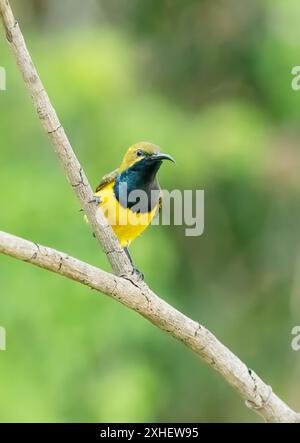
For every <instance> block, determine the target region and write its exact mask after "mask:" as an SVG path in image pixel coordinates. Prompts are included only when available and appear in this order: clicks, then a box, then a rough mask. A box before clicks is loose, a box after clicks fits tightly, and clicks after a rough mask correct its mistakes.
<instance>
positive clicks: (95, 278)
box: [0, 0, 300, 422]
mask: <svg viewBox="0 0 300 443" xmlns="http://www.w3.org/2000/svg"><path fill="white" fill-rule="evenodd" d="M0 14H1V18H2V22H3V25H4V28H5V32H6V37H7V40H8V42H9V44H10V46H11V48H12V51H13V53H14V56H15V58H16V62H17V64H18V66H19V69H20V71H21V73H22V76H23V79H24V82H25V84H26V86H27V88H28V89H29V92H30V94H31V96H32V99H33V103H34V107H35V109H36V111H37V113H38V116H39V119H40V121H41V123H42V125H43V127H44V129H45V131H46V132H47V134H48V135H49V138H50V140H51V142H52V145H53V148H54V150H55V152H56V153H57V155H58V157H59V159H60V161H61V163H62V165H63V167H64V170H65V173H66V175H67V178H68V180H69V182H70V184H71V185H72V188H73V190H74V192H75V194H76V196H77V198H78V200H79V202H80V204H81V207H82V208H83V209H84V211H85V213H86V215H87V218H88V220H89V223H90V225H91V227H92V229H93V230H94V232H95V234H96V237H97V239H98V240H99V242H100V244H101V246H102V248H103V250H104V252H105V253H106V255H107V256H108V259H109V261H110V263H111V266H112V269H113V271H114V272H115V273H116V274H117V276H115V275H112V274H109V273H107V272H104V271H102V270H100V269H98V268H96V267H94V266H91V265H89V264H87V263H84V262H82V261H80V260H77V259H75V258H73V257H70V256H68V255H67V254H65V253H62V252H59V251H55V250H53V249H51V248H47V247H44V246H40V245H38V244H36V243H32V242H30V241H27V240H23V239H21V238H19V237H15V236H13V235H10V234H7V233H4V232H1V231H0V252H1V253H3V254H6V255H10V256H12V257H15V258H18V259H21V260H23V261H26V262H28V263H32V264H34V265H37V266H39V267H42V268H44V269H47V270H49V271H52V272H55V273H57V274H60V275H63V276H65V277H67V278H70V279H72V280H75V281H78V282H80V283H82V284H84V285H87V286H89V287H91V288H93V289H96V290H97V291H100V292H103V293H105V294H107V295H109V296H111V297H112V298H114V299H116V300H117V301H119V302H121V303H122V304H123V305H125V306H127V307H128V308H130V309H133V310H134V311H136V312H137V313H139V314H141V315H142V316H143V317H145V318H147V319H148V320H149V321H150V322H151V323H153V324H154V325H156V326H157V327H159V328H160V329H162V330H164V331H166V332H168V333H169V334H170V335H172V336H173V337H175V338H176V339H178V340H180V341H182V342H183V343H184V344H185V345H186V346H187V347H189V348H190V349H191V350H193V351H194V352H195V353H196V354H198V355H199V356H200V357H201V359H202V360H204V361H205V362H206V363H208V364H209V365H210V366H211V367H212V368H213V369H215V370H216V371H217V372H219V373H220V374H221V375H222V376H223V377H224V378H225V380H226V381H227V382H228V383H229V384H230V385H231V386H233V387H234V388H235V389H236V390H237V391H238V392H239V394H240V395H241V396H242V397H243V398H244V399H245V400H246V404H247V406H249V407H251V408H252V409H253V410H255V411H256V412H257V413H258V414H260V415H261V416H262V417H264V419H265V420H266V421H268V422H300V415H299V414H297V413H296V412H295V411H293V410H292V409H290V408H289V407H288V406H287V405H286V404H285V403H284V402H283V401H282V400H281V399H280V398H279V397H277V396H276V395H275V394H274V393H273V392H272V389H271V388H270V387H269V386H268V385H266V384H265V383H264V382H263V381H262V380H261V379H260V378H259V377H258V376H257V374H256V373H255V372H254V371H252V370H250V369H248V367H247V366H246V365H245V364H244V363H243V362H242V361H241V360H240V359H239V358H238V357H237V356H235V355H234V354H233V353H232V352H231V351H230V350H229V349H228V348H226V347H225V346H224V345H223V344H222V343H221V342H220V341H218V340H217V338H216V337H215V336H214V335H213V334H212V333H211V332H210V331H208V330H207V329H206V328H205V327H204V326H202V325H200V324H199V323H198V322H195V321H193V320H192V319H190V318H189V317H187V316H185V315H184V314H182V313H181V312H179V311H178V310H176V309H175V308H173V307H172V306H170V305H169V304H168V303H166V302H165V301H163V300H162V299H160V298H159V297H158V296H157V295H156V294H154V292H153V291H151V290H150V289H149V288H148V286H147V285H146V284H144V283H137V282H136V281H134V279H133V277H132V271H133V269H132V266H131V264H130V262H129V260H128V258H127V256H126V254H125V253H124V251H123V249H122V248H121V247H120V245H119V242H118V240H117V238H116V237H115V235H114V233H113V231H112V229H111V227H110V226H109V224H108V223H107V220H106V219H105V217H104V215H103V213H102V211H101V210H100V209H99V210H96V206H95V204H94V203H93V191H92V189H91V187H90V185H89V183H88V180H87V177H86V175H85V173H84V171H83V168H82V167H81V165H80V163H79V161H78V159H77V157H76V155H75V154H74V152H73V150H72V147H71V144H70V142H69V140H68V138H67V136H66V134H65V131H64V129H63V127H62V125H61V123H60V121H59V119H58V117H57V114H56V112H55V110H54V108H53V106H52V105H51V102H50V100H49V97H48V95H47V93H46V91H45V89H44V87H43V85H42V82H41V80H40V78H39V76H38V73H37V71H36V69H35V67H34V65H33V62H32V59H31V57H30V54H29V52H28V50H27V47H26V44H25V41H24V38H23V36H22V33H21V31H20V28H19V25H18V23H17V22H16V20H15V18H14V16H13V13H12V11H11V8H10V5H9V2H8V0H0ZM120 276H122V278H121V277H120Z"/></svg>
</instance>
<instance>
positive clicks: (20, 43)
mask: <svg viewBox="0 0 300 443" xmlns="http://www.w3.org/2000/svg"><path fill="white" fill-rule="evenodd" d="M0 5H1V6H0V8H1V14H2V22H3V25H4V29H5V32H6V38H7V40H8V42H9V44H10V47H11V49H12V51H13V53H14V56H15V58H16V62H17V64H18V66H19V69H20V71H21V73H22V76H23V79H24V82H25V84H26V86H27V88H28V90H29V92H30V95H31V97H32V100H33V104H34V107H35V109H36V112H37V114H38V117H39V119H40V121H41V123H42V125H43V128H44V129H45V131H46V133H47V134H48V136H49V138H50V140H51V142H52V145H53V148H54V150H55V152H56V154H57V155H58V157H59V159H60V162H61V164H62V166H63V168H64V170H65V173H66V176H67V178H68V180H69V182H70V184H71V186H72V187H73V190H74V192H75V194H76V196H77V198H78V200H79V202H80V205H81V207H82V208H83V209H84V211H85V214H86V216H87V218H88V221H89V223H90V225H91V227H92V229H93V231H94V233H95V235H96V237H97V239H98V240H99V242H100V244H101V246H102V249H103V250H104V252H105V253H106V255H107V257H108V259H109V261H110V264H111V266H112V268H113V270H114V272H115V273H116V274H117V275H125V276H128V275H130V274H132V272H133V269H132V266H131V264H130V261H129V259H128V257H127V255H126V254H125V253H124V251H123V249H122V248H121V247H120V244H119V242H118V240H117V239H116V237H115V235H114V234H113V231H112V229H111V227H110V225H109V224H108V223H107V220H106V218H105V217H104V215H103V213H102V211H101V209H100V208H98V209H97V207H96V204H95V200H94V193H93V191H92V189H91V187H90V185H89V182H88V180H87V178H86V175H85V173H84V170H83V169H82V167H81V165H80V163H79V161H78V159H77V157H76V155H75V153H74V151H73V149H72V147H71V144H70V141H69V139H68V137H67V136H66V133H65V131H64V128H63V127H62V125H61V123H60V121H59V119H58V116H57V114H56V112H55V109H54V108H53V106H52V104H51V102H50V99H49V97H48V94H47V92H46V91H45V89H44V86H43V84H42V82H41V80H40V78H39V75H38V73H37V71H36V68H35V66H34V64H33V62H32V59H31V56H30V54H29V52H28V49H27V47H26V44H25V41H24V38H23V35H22V33H21V31H20V28H19V25H18V22H17V21H16V20H15V18H14V16H13V13H12V11H11V8H10V6H9V3H8V1H6V0H1V3H0Z"/></svg>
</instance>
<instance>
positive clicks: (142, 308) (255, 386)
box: [0, 231, 300, 422]
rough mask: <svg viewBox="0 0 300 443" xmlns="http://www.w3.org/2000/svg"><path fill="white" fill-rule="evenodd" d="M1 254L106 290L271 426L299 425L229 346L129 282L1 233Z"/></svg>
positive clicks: (290, 412)
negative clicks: (201, 362)
mask: <svg viewBox="0 0 300 443" xmlns="http://www.w3.org/2000/svg"><path fill="white" fill-rule="evenodd" d="M0 253H3V254H6V255H10V256H12V257H15V258H17V259H20V260H23V261H25V262H27V263H31V264H34V265H36V266H39V267H41V268H44V269H47V270H49V271H52V272H55V273H56V274H60V275H63V276H64V277H67V278H69V279H72V280H75V281H78V282H80V283H82V284H84V285H86V286H89V287H90V288H93V289H96V290H97V291H99V292H103V293H105V294H107V295H109V296H110V297H112V298H114V299H115V300H117V301H119V302H120V303H122V304H123V305H125V306H127V307H128V308H130V309H132V310H134V311H136V312H137V313H139V314H140V315H142V316H143V317H145V318H146V319H147V320H149V321H150V322H151V323H153V324H154V325H155V326H157V327H158V328H160V329H162V330H164V331H166V332H167V333H169V334H170V335H172V336H173V337H175V338H176V339H177V340H180V341H182V342H183V343H184V344H185V345H186V346H187V347H188V348H190V349H191V350H192V351H194V352H195V353H196V354H198V356H200V357H201V358H202V360H204V361H205V362H206V363H208V364H209V365H210V366H211V367H212V368H213V369H215V370H216V371H218V372H219V373H220V374H221V375H222V376H223V377H224V378H225V379H226V380H227V382H228V383H229V384H230V385H232V386H233V387H234V388H235V389H236V390H237V391H238V392H239V393H240V395H241V396H242V397H243V398H245V399H246V404H247V406H249V407H251V408H253V409H254V410H255V411H256V412H257V413H258V414H260V415H262V416H263V417H264V418H265V420H266V421H268V422H300V415H299V414H297V413H296V412H294V411H293V410H291V409H290V408H289V407H288V406H287V405H286V404H285V403H284V402H283V401H282V400H280V399H279V398H278V397H277V396H276V395H275V394H274V393H273V392H272V389H271V387H270V386H267V385H266V384H265V383H264V382H263V381H262V380H261V379H260V378H259V377H258V375H256V373H255V372H254V371H252V370H250V369H248V367H247V366H246V365H245V364H244V363H243V362H242V361H241V360H240V359H239V358H238V357H236V356H235V355H234V354H233V353H232V352H231V351H230V350H229V349H228V348H226V347H225V346H224V345H223V344H222V343H221V342H220V341H219V340H218V339H217V338H216V337H215V336H214V335H213V334H212V333H211V332H209V331H208V330H207V329H206V328H205V327H204V326H202V325H200V324H199V323H198V322H195V321H194V320H192V319H190V318H189V317H187V316H185V315H184V314H182V313H181V312H180V311H178V310H177V309H175V308H173V307H172V306H171V305H169V304H168V303H166V302H165V301H164V300H162V299H160V298H159V297H157V295H155V294H154V293H153V292H152V291H147V292H143V291H141V290H140V288H139V287H137V286H135V285H134V284H133V283H132V282H131V281H129V280H126V279H125V278H120V277H117V276H115V275H113V274H109V273H107V272H104V271H102V270H101V269H98V268H96V267H94V266H91V265H89V264H87V263H84V262H82V261H80V260H77V259H76V258H73V257H70V256H69V255H67V254H65V253H63V252H59V251H56V250H54V249H51V248H47V247H45V246H41V245H38V244H36V243H32V242H30V241H27V240H24V239H21V238H19V237H16V236H13V235H11V234H7V233H5V232H2V231H0Z"/></svg>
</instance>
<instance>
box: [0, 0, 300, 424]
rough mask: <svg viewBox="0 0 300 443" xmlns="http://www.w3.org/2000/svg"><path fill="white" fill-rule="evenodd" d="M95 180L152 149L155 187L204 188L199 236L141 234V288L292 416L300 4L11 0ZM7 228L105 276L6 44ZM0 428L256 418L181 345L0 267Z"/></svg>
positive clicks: (80, 292) (105, 305)
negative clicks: (243, 366)
mask: <svg viewBox="0 0 300 443" xmlns="http://www.w3.org/2000/svg"><path fill="white" fill-rule="evenodd" d="M12 4H13V6H15V7H16V10H17V11H18V16H19V18H20V21H21V23H23V24H24V31H25V32H26V36H27V40H28V44H29V46H30V48H31V51H32V55H33V57H34V60H35V61H36V64H37V67H38V69H39V71H40V74H41V77H42V79H43V80H44V83H45V85H46V88H47V90H48V92H49V94H50V96H51V98H52V99H53V102H54V104H55V106H56V108H57V111H58V113H59V115H60V117H61V119H62V121H63V123H64V125H65V128H66V130H67V133H68V134H69V136H70V139H71V141H72V144H73V146H74V148H75V150H76V153H77V154H78V156H79V158H80V161H81V162H82V164H83V166H84V168H85V170H86V172H87V174H88V176H89V178H90V181H91V183H93V185H96V184H97V182H98V180H99V179H100V177H101V176H102V175H103V174H104V173H106V172H108V171H109V170H111V169H113V168H115V167H116V165H117V164H118V162H119V161H120V158H121V156H122V155H123V152H124V150H125V149H126V147H127V146H128V145H130V144H132V143H133V142H136V141H138V140H150V141H153V142H155V143H157V144H159V145H160V146H162V147H163V149H164V150H165V151H166V152H169V153H171V154H172V155H174V157H175V158H176V160H177V166H176V169H174V168H173V167H172V166H171V165H165V167H164V168H163V169H162V170H161V172H160V181H161V184H162V185H163V187H165V188H169V189H173V188H177V189H204V190H205V233H204V235H203V236H201V237H199V238H187V237H186V236H185V235H184V228H183V227H172V226H171V227H153V228H152V229H151V230H149V231H148V232H147V233H145V234H144V235H143V236H142V237H141V238H140V239H139V240H138V241H137V242H136V243H135V244H134V245H133V247H132V251H133V254H134V257H135V261H136V262H137V263H138V265H139V267H140V268H141V269H143V271H144V273H145V274H146V278H147V281H148V282H149V283H150V284H151V286H152V287H153V288H154V289H155V290H156V291H157V292H158V293H159V294H161V295H162V296H163V297H164V298H165V299H166V300H167V301H169V302H170V303H172V304H174V305H175V306H176V307H178V308H179V309H181V310H183V312H185V313H187V314H188V315H190V316H192V317H193V318H195V319H196V320H200V321H201V322H203V323H204V324H205V325H207V326H208V327H209V328H210V329H211V330H212V331H213V332H215V333H216V334H217V336H218V337H219V338H220V339H221V340H222V341H224V342H225V343H226V344H227V345H228V346H229V347H230V348H231V349H232V350H233V351H234V352H236V353H237V354H238V355H239V356H240V357H241V358H242V359H243V360H245V361H246V362H247V364H249V366H250V367H253V368H254V369H255V370H256V371H257V372H258V373H259V374H261V375H262V376H263V378H264V379H266V381H268V382H269V383H270V384H272V385H273V387H274V389H275V390H276V392H277V393H278V394H279V395H281V396H282V397H283V398H284V399H285V400H286V401H288V402H289V403H290V404H291V406H294V407H295V408H297V407H298V409H299V388H298V373H299V368H300V354H299V353H298V354H297V353H296V352H293V351H292V350H291V347H290V342H291V329H292V327H293V326H294V325H296V324H299V297H300V293H299V291H300V283H299V277H298V273H299V271H300V265H299V263H300V262H299V260H300V249H299V242H300V240H299V239H300V237H299V232H298V231H299V221H300V204H299V191H300V185H299V167H300V154H299V142H300V132H299V117H300V92H299V93H297V92H295V91H293V90H292V89H291V80H292V76H291V69H292V67H293V66H295V65H299V64H300V63H299V62H300V59H299V54H300V43H299V42H300V35H299V33H300V31H299V26H298V23H299V18H300V17H299V16H300V6H299V2H296V1H295V0H287V1H285V2H282V1H279V0H276V1H274V0H272V1H270V0H263V1H261V0H255V1H251V2H246V1H245V2H241V1H239V0H230V1H228V0H226V1H225V0H218V1H215V2H211V1H208V0H202V1H200V0H199V1H196V0H189V1H185V2H182V1H179V0H161V1H154V0H146V1H143V2H140V1H138V0H131V1H125V0H111V1H108V0H103V1H96V0H88V1H86V2H79V1H77V0H73V1H72V2H70V1H66V2H59V1H57V0H55V1H54V0H53V1H51V2H50V1H47V0H43V1H33V0H32V1H27V2H26V6H25V2H21V1H19V2H17V1H12ZM0 65H2V66H5V68H6V70H7V91H6V92H5V93H3V92H0V105H1V117H0V140H1V150H0V153H1V157H0V189H1V218H0V220H1V229H2V230H7V231H8V232H11V233H15V234H17V235H20V236H24V237H25V238H29V239H32V240H33V241H36V242H40V243H42V244H46V245H49V246H53V247H55V248H57V249H61V250H64V251H67V252H68V253H70V254H73V255H75V256H76V257H78V258H81V259H83V260H87V261H89V262H91V263H94V264H96V265H97V264H98V265H99V266H101V267H103V268H105V269H108V265H107V263H106V260H105V258H104V257H103V254H101V253H100V252H99V249H98V246H97V244H96V242H95V241H94V239H93V238H92V236H91V233H90V231H89V229H88V227H87V226H86V225H85V224H84V222H83V220H82V215H81V214H80V213H79V212H78V211H79V209H80V208H79V207H78V204H77V201H76V200H75V198H74V196H73V194H72V191H71V190H70V188H69V185H68V184H67V182H66V180H65V178H64V176H63V173H62V171H61V169H60V166H59V165H58V162H57V160H56V158H55V155H54V154H53V152H52V150H51V148H50V146H49V143H48V141H47V139H46V138H45V136H44V134H43V132H42V130H41V129H40V126H39V123H38V122H37V119H36V117H35V115H34V113H33V109H32V105H31V102H30V99H29V98H28V96H27V92H26V91H25V90H24V86H23V84H22V81H21V79H20V77H19V74H18V72H17V69H16V67H15V64H14V60H13V59H12V57H11V55H10V54H9V51H8V48H7V46H6V43H5V41H4V39H3V38H2V39H1V40H0ZM0 324H1V325H2V326H5V327H6V330H7V351H6V352H2V353H0V392H1V400H0V420H1V421H20V420H21V421H82V420H83V421H175V422H176V421H177V422H179V421H192V422H198V421H250V420H256V418H255V417H254V415H253V414H252V413H251V412H249V411H248V410H247V409H246V408H245V407H244V405H243V402H242V401H241V399H240V398H239V397H238V396H237V395H236V394H235V393H234V392H232V391H231V389H230V388H229V387H227V386H226V385H225V383H224V382H223V381H222V380H221V379H220V378H218V376H217V375H215V374H214V373H213V372H212V371H211V370H210V369H209V368H207V367H206V366H205V365H203V364H201V363H200V362H199V361H198V359H197V358H196V357H195V356H193V355H192V354H191V353H190V352H189V351H187V350H186V349H185V348H184V347H183V346H182V345H180V344H178V343H176V342H175V341H174V340H172V339H171V338H169V337H168V336H167V335H165V334H163V333H161V332H160V331H158V330H156V329H155V328H154V327H153V326H152V325H150V324H148V323H147V322H146V321H145V320H143V319H142V318H139V317H138V316H137V315H136V314H135V313H132V312H130V311H128V310H127V309H125V308H124V307H122V306H119V305H118V304H117V303H115V302H113V301H111V300H109V299H107V298H105V297H102V296H101V295H97V294H96V293H93V292H91V291H90V290H89V289H87V288H84V287H81V286H80V285H77V284H75V283H73V282H71V281H67V280H64V279H62V278H60V277H58V276H55V275H52V274H50V273H47V272H45V271H42V270H39V269H35V268H34V267H33V266H28V265H25V264H23V263H21V262H18V261H14V260H11V259H8V258H7V257H3V256H0Z"/></svg>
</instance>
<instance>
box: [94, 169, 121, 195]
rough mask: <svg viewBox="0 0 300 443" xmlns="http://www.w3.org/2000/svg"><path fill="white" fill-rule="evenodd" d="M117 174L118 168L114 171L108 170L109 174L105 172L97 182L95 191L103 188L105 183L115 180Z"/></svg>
mask: <svg viewBox="0 0 300 443" xmlns="http://www.w3.org/2000/svg"><path fill="white" fill-rule="evenodd" d="M117 175H118V169H115V170H114V171H112V172H110V173H109V174H106V175H105V176H104V177H103V178H102V180H101V182H100V183H99V185H98V186H97V188H96V192H99V191H101V189H103V188H104V187H105V186H106V185H108V184H109V183H111V182H113V181H114V180H115V178H116V177H117Z"/></svg>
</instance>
